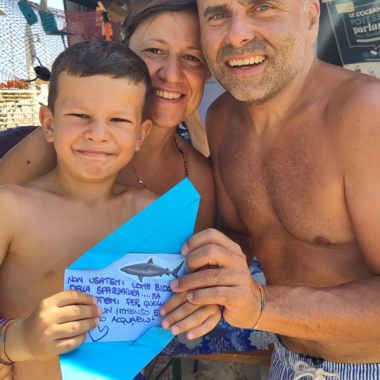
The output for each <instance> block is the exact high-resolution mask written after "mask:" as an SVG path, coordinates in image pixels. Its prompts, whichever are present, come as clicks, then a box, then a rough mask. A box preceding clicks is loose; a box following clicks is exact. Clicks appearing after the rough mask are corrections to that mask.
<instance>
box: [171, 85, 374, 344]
mask: <svg viewBox="0 0 380 380" xmlns="http://www.w3.org/2000/svg"><path fill="white" fill-rule="evenodd" d="M376 87H377V88H373V87H372V88H370V89H369V88H368V87H367V88H366V92H367V95H366V96H362V95H363V94H358V96H359V95H360V96H361V98H360V100H359V99H358V97H356V99H353V101H351V102H349V106H347V108H346V109H344V110H341V111H340V113H339V115H340V117H341V115H342V114H343V115H344V116H343V117H342V119H341V123H340V124H341V127H339V128H338V129H336V130H334V131H332V132H331V133H332V134H335V136H333V139H332V141H333V142H334V143H335V142H336V146H334V147H333V150H334V151H335V152H336V154H337V156H336V159H337V160H338V161H339V162H340V164H341V167H342V175H343V179H344V187H345V194H346V203H347V207H348V211H349V214H350V217H351V221H352V225H353V229H354V232H355V235H356V238H357V243H358V245H359V248H360V249H361V252H362V254H363V257H364V259H365V260H366V262H367V264H368V266H369V267H370V269H371V270H372V271H373V273H374V276H373V277H370V278H366V279H361V280H357V281H352V282H349V283H346V284H342V285H339V286H336V287H331V288H311V287H302V286H299V287H290V286H265V287H263V289H264V298H265V306H264V311H263V315H262V319H261V322H260V329H261V330H264V331H270V332H273V333H277V334H281V335H287V336H291V337H296V338H300V339H308V340H317V341H335V342H378V341H379V340H380V323H379V315H380V299H379V297H378V295H379V292H380V276H378V275H379V274H380V252H379V247H380V234H379V229H380V196H379V194H380V170H379V165H380V149H379V144H380V130H379V127H378V120H379V119H380V109H379V107H378V104H376V99H379V97H380V91H379V89H378V85H376ZM342 111H343V112H342ZM183 253H184V254H185V255H186V256H187V268H188V272H189V273H190V274H189V275H187V276H184V277H182V278H180V279H177V280H174V281H173V282H172V289H173V290H174V291H175V292H183V291H189V290H192V291H191V292H188V294H187V296H186V297H187V299H188V300H189V301H190V302H191V303H193V304H198V303H200V304H211V303H217V304H220V305H224V306H225V308H224V312H223V315H224V317H225V319H226V320H227V322H229V323H230V324H232V325H234V326H236V327H244V328H252V327H253V326H254V325H255V324H256V323H257V321H258V318H259V314H260V291H259V287H258V285H257V283H255V282H254V281H253V280H252V278H251V277H250V275H249V273H248V272H249V271H248V268H247V266H246V264H245V263H244V262H243V259H242V258H243V253H242V251H241V249H240V247H239V246H238V245H236V244H234V243H233V242H232V241H231V240H229V239H227V238H226V237H225V236H223V235H222V234H220V233H218V232H217V231H215V230H208V231H205V232H203V233H200V234H197V235H195V236H193V237H192V238H190V239H189V241H188V242H187V244H186V245H185V246H184V248H183ZM207 264H213V265H217V266H219V269H211V270H203V271H197V269H198V268H200V267H202V266H204V265H207Z"/></svg>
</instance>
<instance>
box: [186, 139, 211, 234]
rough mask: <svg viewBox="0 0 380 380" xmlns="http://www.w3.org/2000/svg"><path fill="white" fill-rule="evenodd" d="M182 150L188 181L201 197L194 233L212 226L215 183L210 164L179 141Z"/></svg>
mask: <svg viewBox="0 0 380 380" xmlns="http://www.w3.org/2000/svg"><path fill="white" fill-rule="evenodd" d="M180 144H181V147H182V150H183V152H184V154H185V156H186V160H187V165H188V169H189V179H190V181H191V183H192V184H193V185H194V187H195V188H196V189H197V191H198V193H199V195H200V196H201V201H200V205H199V212H198V217H197V222H196V225H195V232H199V231H202V230H205V229H206V228H210V227H212V225H213V222H214V217H215V208H216V200H215V182H214V176H213V172H212V167H211V162H210V160H209V159H208V158H206V157H205V156H204V155H203V154H201V153H199V152H198V151H197V150H196V149H195V148H193V147H192V146H191V145H190V144H188V143H186V142H185V141H184V140H182V139H181V141H180Z"/></svg>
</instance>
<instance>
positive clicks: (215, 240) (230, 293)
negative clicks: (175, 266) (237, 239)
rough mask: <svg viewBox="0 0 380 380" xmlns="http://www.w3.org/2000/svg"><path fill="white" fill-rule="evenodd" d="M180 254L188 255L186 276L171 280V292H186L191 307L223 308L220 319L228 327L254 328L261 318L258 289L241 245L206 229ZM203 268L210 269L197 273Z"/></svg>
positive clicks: (183, 248)
mask: <svg viewBox="0 0 380 380" xmlns="http://www.w3.org/2000/svg"><path fill="white" fill-rule="evenodd" d="M181 252H182V254H183V255H184V256H187V268H186V270H187V272H188V274H187V275H186V276H183V277H181V278H178V279H175V280H173V281H172V282H171V285H170V286H171V289H172V290H173V291H174V292H175V293H183V292H186V299H187V301H188V302H189V303H191V304H193V305H215V304H217V305H223V306H224V309H223V317H224V319H225V320H226V321H227V322H228V323H229V324H230V325H232V326H235V327H240V328H253V327H254V326H255V324H256V323H257V321H258V319H259V316H260V309H261V301H260V289H259V287H258V284H257V283H256V282H255V281H254V280H253V279H252V276H251V273H250V271H249V268H248V265H247V261H246V257H245V255H244V253H243V252H242V251H241V249H240V246H239V245H237V244H236V243H234V242H233V241H232V240H230V239H228V238H227V237H226V236H225V235H223V234H222V233H221V232H219V231H217V230H214V229H208V230H206V231H202V232H200V233H198V234H196V235H194V236H192V237H191V238H190V239H189V240H188V241H187V243H185V244H184V246H183V247H182V250H181ZM206 265H209V266H211V268H210V269H203V270H199V269H200V268H202V267H204V266H206ZM174 297H176V296H174ZM168 302H171V300H169V301H168ZM163 309H166V304H165V305H163Z"/></svg>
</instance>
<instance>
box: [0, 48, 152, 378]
mask: <svg viewBox="0 0 380 380" xmlns="http://www.w3.org/2000/svg"><path fill="white" fill-rule="evenodd" d="M149 91H150V77H149V72H148V70H147V67H146V65H145V63H144V62H143V61H142V60H141V59H140V58H139V57H138V56H137V55H136V54H134V53H133V52H132V51H131V50H129V49H128V48H126V47H124V46H122V45H121V44H117V43H113V42H109V41H86V42H82V43H79V44H76V45H73V46H71V47H70V48H68V49H67V50H66V51H65V52H64V53H62V54H61V55H60V56H59V57H58V58H57V60H56V62H55V63H54V66H53V73H52V80H51V87H50V93H49V104H48V107H45V106H43V107H42V108H41V111H40V121H41V125H42V127H43V129H44V132H45V136H46V138H47V140H48V141H51V142H54V145H55V149H56V151H57V157H58V165H57V167H56V169H54V170H53V171H52V172H51V173H49V174H47V175H45V176H44V177H42V178H40V179H38V180H36V181H34V182H31V183H29V184H26V185H23V186H17V185H5V186H2V187H1V188H0V210H1V213H0V231H1V234H0V258H1V262H2V264H1V267H0V294H1V297H0V315H1V317H2V318H17V319H16V321H14V322H13V323H12V324H10V326H9V329H8V332H7V334H6V341H5V344H6V355H5V353H4V350H2V349H1V352H0V357H1V359H2V360H3V361H6V362H8V361H9V359H11V360H13V361H15V362H16V364H15V365H14V367H13V379H14V380H56V379H61V373H60V367H59V361H58V355H59V354H63V353H66V352H69V351H71V350H73V349H75V348H76V347H78V346H79V345H80V344H82V343H83V341H84V340H85V337H86V333H87V331H88V330H90V329H92V328H94V327H95V326H96V325H97V324H98V323H99V319H98V317H99V316H100V315H101V313H102V310H101V308H100V307H98V306H96V299H95V298H93V297H92V296H90V295H87V294H84V293H81V292H77V291H65V292H62V291H61V290H62V289H63V280H64V271H65V269H66V268H67V267H68V266H69V265H70V264H71V263H73V262H74V261H75V260H77V259H78V258H79V257H80V256H81V255H82V254H83V253H84V252H86V251H87V250H88V249H90V248H91V247H92V246H94V245H95V244H97V243H98V242H99V241H100V240H102V239H103V238H105V237H106V236H107V235H109V234H110V233H111V232H113V231H114V230H115V229H117V228H118V227H119V226H120V225H122V224H123V223H124V222H126V221H127V220H128V219H130V218H131V217H132V216H134V215H135V214H136V213H138V212H139V211H140V210H142V209H143V208H145V207H146V206H147V205H149V204H150V203H151V202H152V201H154V200H155V199H156V196H155V195H154V194H153V193H151V192H150V191H148V190H145V189H143V190H141V189H138V188H136V187H128V186H124V185H120V184H118V183H115V179H116V176H117V174H118V172H119V170H120V169H121V168H122V167H124V166H125V165H126V164H127V163H128V162H129V161H130V160H131V158H132V157H133V154H134V152H135V151H137V150H139V149H140V146H141V144H142V142H143V141H144V138H145V137H146V135H147V133H148V132H149V130H150V128H151V121H150V120H147V119H146V116H147V94H149ZM1 339H2V337H1ZM2 368H3V369H4V371H6V370H8V371H9V368H12V367H8V368H5V367H2ZM3 369H2V371H3ZM9 378H12V374H10V375H9Z"/></svg>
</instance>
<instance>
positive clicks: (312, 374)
mask: <svg viewBox="0 0 380 380" xmlns="http://www.w3.org/2000/svg"><path fill="white" fill-rule="evenodd" d="M274 347H275V350H274V352H273V355H272V365H271V370H270V372H269V380H333V379H334V380H335V379H339V380H379V379H380V363H379V364H349V363H348V364H347V363H334V362H329V361H327V360H323V359H314V358H310V357H308V356H304V355H300V354H296V353H294V352H292V351H290V350H288V349H287V348H286V347H285V346H284V345H283V344H282V342H281V340H280V339H279V338H278V337H277V336H276V337H275V342H274Z"/></svg>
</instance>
